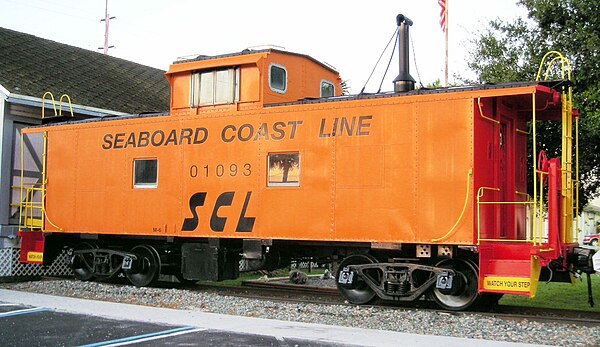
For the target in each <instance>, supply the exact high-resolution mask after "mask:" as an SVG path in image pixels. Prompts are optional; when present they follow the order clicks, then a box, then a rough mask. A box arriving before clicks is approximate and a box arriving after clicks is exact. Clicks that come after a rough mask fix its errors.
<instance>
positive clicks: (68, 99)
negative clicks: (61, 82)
mask: <svg viewBox="0 0 600 347" xmlns="http://www.w3.org/2000/svg"><path fill="white" fill-rule="evenodd" d="M46 96H48V97H50V101H51V104H52V109H53V110H54V117H62V115H63V114H62V104H63V99H66V100H67V102H68V103H69V111H70V112H71V117H74V115H73V105H72V104H71V98H70V97H69V96H68V95H67V94H63V95H61V96H60V99H58V111H57V110H56V102H54V95H53V94H52V93H51V92H45V93H44V95H43V96H42V120H43V119H45V118H46Z"/></svg>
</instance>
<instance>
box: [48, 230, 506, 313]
mask: <svg viewBox="0 0 600 347" xmlns="http://www.w3.org/2000/svg"><path fill="white" fill-rule="evenodd" d="M372 246H375V247H381V245H377V244H375V245H372V244H370V243H351V242H348V243H340V242H337V243H332V242H299V241H286V240H240V239H179V238H171V239H161V238H139V237H130V238H126V239H124V238H123V237H117V236H110V235H100V236H99V237H98V236H96V235H94V236H91V235H83V238H82V235H72V234H71V235H65V234H49V235H46V237H45V256H44V261H45V262H52V261H53V259H54V256H56V255H58V254H59V253H60V252H61V251H62V250H63V249H64V248H65V247H66V248H67V249H68V253H69V255H70V260H71V266H72V268H73V274H74V276H75V277H76V278H77V279H79V280H82V281H92V280H109V279H111V278H114V277H116V276H118V275H120V274H122V275H124V276H125V277H126V278H127V279H128V281H129V282H130V283H131V284H133V285H135V286H149V285H152V284H153V283H155V282H156V281H157V280H158V278H159V275H161V274H162V275H173V276H175V277H176V278H177V279H178V281H179V282H181V283H184V284H192V283H195V282H197V281H200V280H202V281H222V280H226V279H235V278H237V277H238V275H239V262H240V260H241V259H245V260H246V261H247V262H248V264H249V265H250V267H251V268H252V269H253V270H274V269H278V268H284V267H287V266H289V264H290V260H292V259H295V258H303V259H306V258H307V257H309V258H311V259H313V260H315V261H319V262H323V263H330V264H331V265H332V267H333V270H334V271H335V273H336V277H335V278H336V282H337V286H338V289H339V291H340V294H341V295H342V296H343V297H344V298H345V299H346V300H348V302H350V303H354V304H366V303H369V302H372V301H373V300H375V299H377V298H379V299H381V300H384V301H396V302H411V301H416V300H419V299H421V298H426V299H428V300H432V301H435V302H436V303H437V304H438V305H439V306H440V307H442V308H444V309H449V310H462V309H466V308H467V307H470V306H472V305H473V304H476V303H477V302H478V301H479V300H481V299H482V298H485V299H486V300H485V302H486V303H490V302H493V301H496V302H497V300H498V299H499V298H500V297H501V294H489V293H486V294H484V295H483V296H482V295H481V294H480V293H479V292H478V282H479V279H478V276H479V273H478V255H477V253H476V252H475V250H476V248H475V247H458V246H448V245H443V246H437V245H413V244H405V245H396V247H395V249H390V248H389V245H387V246H386V247H387V249H384V248H373V247H372ZM432 251H433V252H432ZM490 299H491V300H490Z"/></svg>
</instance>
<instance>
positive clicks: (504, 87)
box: [31, 81, 571, 128]
mask: <svg viewBox="0 0 600 347" xmlns="http://www.w3.org/2000/svg"><path fill="white" fill-rule="evenodd" d="M563 85H571V82H569V81H542V82H540V81H537V82H534V81H531V82H510V83H500V84H483V85H472V86H461V87H449V88H438V89H427V88H422V89H416V90H412V91H410V92H404V93H395V92H386V93H376V94H357V95H346V96H335V97H329V98H307V99H304V100H299V101H295V102H287V103H280V104H272V105H265V107H269V108H271V107H281V106H293V105H304V104H318V103H335V102H343V101H350V100H368V99H382V98H392V97H400V98H402V97H408V96H416V95H435V94H439V95H440V96H446V97H448V98H453V97H467V98H478V97H482V98H484V97H495V96H499V97H501V96H513V97H517V98H519V97H520V98H521V99H522V100H521V101H522V102H523V103H524V104H527V103H531V98H530V97H528V96H529V95H530V94H532V93H536V91H541V92H543V93H545V97H544V98H541V100H539V101H538V102H546V101H548V100H550V99H551V98H552V94H553V93H554V91H555V90H558V88H560V87H561V86H563ZM461 92H463V93H465V92H466V93H469V95H468V96H465V95H464V94H463V95H462V96H459V95H457V94H458V93H461ZM454 95H456V96H454ZM559 111H560V108H556V110H554V109H553V108H552V107H550V106H548V110H547V112H548V115H547V116H546V117H545V119H553V118H554V117H557V115H559V113H558V112H559ZM166 116H169V114H168V113H165V112H163V113H142V114H128V115H122V116H110V117H104V118H102V119H86V120H76V121H66V122H57V123H51V124H45V125H39V126H35V127H31V128H39V127H46V126H53V125H61V124H78V123H89V122H106V121H111V120H125V119H134V118H150V117H166ZM538 119H540V120H541V119H542V118H538Z"/></svg>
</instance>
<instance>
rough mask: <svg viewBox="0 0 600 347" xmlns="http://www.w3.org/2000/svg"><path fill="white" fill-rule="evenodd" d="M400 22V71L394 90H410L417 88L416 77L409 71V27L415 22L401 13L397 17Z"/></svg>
mask: <svg viewBox="0 0 600 347" xmlns="http://www.w3.org/2000/svg"><path fill="white" fill-rule="evenodd" d="M396 23H397V24H398V52H399V53H400V57H399V60H400V71H399V74H398V77H396V79H394V92H396V93H399V92H408V91H410V90H413V89H415V79H414V78H412V76H411V75H410V73H409V62H410V61H409V51H408V48H409V47H408V44H409V41H408V40H409V35H408V34H409V33H408V29H409V28H410V26H411V25H412V24H413V22H412V20H410V19H408V17H405V16H404V15H403V14H399V15H398V16H397V17H396Z"/></svg>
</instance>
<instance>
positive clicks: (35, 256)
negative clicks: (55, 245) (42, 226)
mask: <svg viewBox="0 0 600 347" xmlns="http://www.w3.org/2000/svg"><path fill="white" fill-rule="evenodd" d="M27 261H29V262H32V263H41V262H43V261H44V253H42V252H27Z"/></svg>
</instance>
